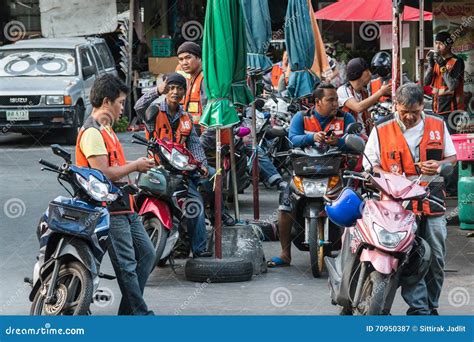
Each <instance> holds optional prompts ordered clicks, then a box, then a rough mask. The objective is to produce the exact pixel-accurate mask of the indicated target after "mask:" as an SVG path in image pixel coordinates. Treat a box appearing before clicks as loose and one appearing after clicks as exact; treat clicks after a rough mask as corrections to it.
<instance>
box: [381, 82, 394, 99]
mask: <svg viewBox="0 0 474 342" xmlns="http://www.w3.org/2000/svg"><path fill="white" fill-rule="evenodd" d="M379 91H380V92H381V94H382V96H383V95H385V96H389V95H392V82H389V83H387V84H383V85H382V86H381V87H380V90H379Z"/></svg>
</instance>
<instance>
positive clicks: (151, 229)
mask: <svg viewBox="0 0 474 342" xmlns="http://www.w3.org/2000/svg"><path fill="white" fill-rule="evenodd" d="M143 227H145V231H146V233H147V234H148V236H149V237H150V240H151V243H152V244H153V247H155V252H156V259H155V266H157V265H158V264H159V263H160V260H161V256H162V255H163V251H164V250H165V247H166V240H168V236H169V233H170V231H169V230H168V229H166V228H165V226H163V224H162V223H161V221H160V220H159V219H158V218H156V217H154V216H150V217H146V218H144V219H143ZM165 263H166V261H165Z"/></svg>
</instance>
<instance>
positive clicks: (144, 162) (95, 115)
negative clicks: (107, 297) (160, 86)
mask: <svg viewBox="0 0 474 342" xmlns="http://www.w3.org/2000/svg"><path fill="white" fill-rule="evenodd" d="M128 91H129V89H128V87H127V86H126V85H125V84H123V83H122V81H120V80H119V79H118V78H117V77H115V76H112V75H109V74H106V75H103V76H101V77H99V78H98V79H97V80H96V81H95V82H94V84H93V86H92V89H91V94H90V101H91V104H92V107H93V109H92V113H91V115H90V116H89V117H88V118H87V120H86V121H85V123H84V125H83V126H82V128H81V130H80V132H79V135H78V137H77V144H76V164H77V166H83V167H91V168H94V169H98V170H100V171H102V172H103V173H104V174H105V175H106V176H107V177H108V178H109V179H110V180H111V181H112V182H114V184H116V185H118V186H120V185H123V184H126V183H128V182H129V179H128V176H129V174H131V173H132V172H137V171H138V172H146V171H148V170H149V169H150V168H152V167H153V166H154V162H152V161H149V160H148V159H147V158H138V159H137V160H135V161H132V162H129V161H127V160H126V159H125V155H124V153H123V149H122V145H121V144H120V141H119V140H118V138H117V136H116V135H115V133H114V131H113V130H112V124H113V122H114V121H116V120H118V119H119V118H120V115H121V113H122V110H123V104H124V102H125V98H126V95H127V93H128ZM109 211H110V214H111V217H110V231H109V239H108V252H109V255H110V260H111V261H112V265H113V267H114V270H115V274H116V276H117V281H118V284H119V286H120V291H121V292H122V300H121V302H120V306H119V311H118V314H119V315H152V314H153V311H151V310H149V309H148V307H147V305H146V303H145V301H144V299H143V291H144V289H145V284H146V281H147V279H148V276H149V274H150V272H151V270H152V269H153V266H154V263H155V257H156V256H155V250H154V248H153V244H152V243H151V241H150V238H149V237H148V235H147V233H146V232H145V229H144V228H143V225H142V222H141V220H140V218H139V217H138V215H137V214H136V213H135V212H134V209H133V198H131V197H130V196H124V197H123V199H121V200H119V201H116V202H114V204H112V205H111V206H110V207H109Z"/></svg>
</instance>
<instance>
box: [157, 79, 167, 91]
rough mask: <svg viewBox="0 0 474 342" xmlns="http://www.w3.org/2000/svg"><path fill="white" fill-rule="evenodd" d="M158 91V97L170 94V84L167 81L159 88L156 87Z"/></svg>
mask: <svg viewBox="0 0 474 342" xmlns="http://www.w3.org/2000/svg"><path fill="white" fill-rule="evenodd" d="M156 89H157V91H158V95H165V94H168V92H169V91H170V88H169V87H168V82H167V81H166V80H165V81H164V82H163V83H161V84H160V85H159V86H158V87H156Z"/></svg>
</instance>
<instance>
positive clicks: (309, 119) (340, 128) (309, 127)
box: [303, 109, 344, 138]
mask: <svg viewBox="0 0 474 342" xmlns="http://www.w3.org/2000/svg"><path fill="white" fill-rule="evenodd" d="M303 120H304V130H305V132H308V133H313V132H314V133H316V132H321V131H322V130H323V129H322V128H321V124H320V123H319V120H318V119H317V118H316V117H315V116H314V115H313V114H312V110H311V109H310V110H308V111H307V112H306V113H305V115H304V118H303ZM331 129H332V130H334V134H335V135H336V136H337V137H338V138H340V137H342V136H343V135H344V115H341V113H339V112H338V113H337V114H336V116H334V118H332V120H331V121H330V122H329V123H328V124H327V125H326V128H325V129H324V131H325V132H328V131H329V130H331Z"/></svg>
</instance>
